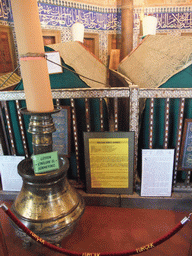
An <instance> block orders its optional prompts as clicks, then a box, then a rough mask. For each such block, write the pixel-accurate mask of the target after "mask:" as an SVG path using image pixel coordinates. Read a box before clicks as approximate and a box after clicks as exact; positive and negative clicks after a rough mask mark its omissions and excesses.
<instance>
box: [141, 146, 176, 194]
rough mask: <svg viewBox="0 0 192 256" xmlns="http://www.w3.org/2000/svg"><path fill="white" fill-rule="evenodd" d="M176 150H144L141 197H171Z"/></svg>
mask: <svg viewBox="0 0 192 256" xmlns="http://www.w3.org/2000/svg"><path fill="white" fill-rule="evenodd" d="M173 163H174V149H143V150H142V179H141V196H171V192H172V180H173Z"/></svg>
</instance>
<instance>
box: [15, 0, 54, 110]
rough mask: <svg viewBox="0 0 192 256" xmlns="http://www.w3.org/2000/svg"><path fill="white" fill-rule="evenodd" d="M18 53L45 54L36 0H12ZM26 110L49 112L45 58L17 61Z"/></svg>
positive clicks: (51, 101) (51, 104) (50, 104)
mask: <svg viewBox="0 0 192 256" xmlns="http://www.w3.org/2000/svg"><path fill="white" fill-rule="evenodd" d="M11 5H12V11H13V19H14V25H15V32H16V39H17V45H18V52H19V55H20V56H23V55H24V56H25V55H26V54H27V53H33V54H34V53H35V54H37V55H38V54H41V53H44V45H43V38H42V32H41V25H40V20H39V11H38V5H37V0H11ZM20 64H21V75H22V78H23V85H24V91H25V96H26V104H27V109H28V110H29V111H31V112H39V113H40V112H50V111H52V110H53V108H54V107H53V100H52V94H51V86H50V80H49V73H48V67H47V61H46V59H45V58H44V57H30V58H29V57H28V58H24V57H21V58H20Z"/></svg>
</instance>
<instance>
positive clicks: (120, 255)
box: [0, 204, 191, 256]
mask: <svg viewBox="0 0 192 256" xmlns="http://www.w3.org/2000/svg"><path fill="white" fill-rule="evenodd" d="M0 207H1V208H2V209H3V210H4V212H5V213H6V214H7V215H8V216H9V217H10V218H11V219H12V221H13V222H14V223H15V224H16V225H17V226H18V227H19V228H21V229H22V230H23V231H24V232H25V233H26V234H27V235H28V236H30V237H31V238H32V239H33V240H35V241H36V242H38V243H40V244H42V245H44V246H45V247H48V248H49V249H51V250H54V251H57V252H60V253H63V254H66V255H68V256H128V255H134V254H139V253H142V252H145V251H148V250H150V249H152V248H154V247H156V246H157V245H160V244H162V243H163V242H165V241H166V240H168V239H169V238H170V237H172V236H173V235H175V234H176V233H177V232H178V231H179V230H181V229H182V228H183V227H184V225H185V224H186V223H187V222H188V221H190V215H191V214H190V215H189V217H185V218H183V219H182V220H181V221H180V222H179V223H178V224H177V225H176V226H175V227H174V228H173V229H172V230H171V231H170V232H168V233H167V234H166V235H164V236H163V237H161V238H159V239H158V240H156V241H155V242H153V243H150V244H147V245H144V246H142V247H139V248H137V249H135V250H130V251H122V252H114V253H111V252H102V253H88V252H85V253H79V252H73V251H70V250H66V249H64V248H59V247H57V246H55V245H53V244H50V243H48V242H46V241H45V240H44V239H42V238H40V237H39V236H37V235H36V234H35V233H33V232H32V231H31V230H29V229H28V228H27V227H26V226H25V225H23V223H22V222H21V221H20V220H18V219H17V218H16V216H15V215H14V214H13V213H12V212H11V211H10V210H9V209H8V208H7V206H5V205H4V204H3V205H1V206H0Z"/></svg>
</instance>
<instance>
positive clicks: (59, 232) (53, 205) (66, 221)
mask: <svg viewBox="0 0 192 256" xmlns="http://www.w3.org/2000/svg"><path fill="white" fill-rule="evenodd" d="M57 111H58V109H55V110H54V113H55V112H57ZM22 113H25V114H30V115H32V116H31V119H30V124H29V130H28V131H29V132H31V133H32V143H33V153H34V154H41V153H46V152H51V151H52V132H53V131H55V127H54V124H53V120H52V117H51V113H45V114H44V113H43V114H33V113H28V112H27V111H26V110H23V111H22ZM59 166H60V168H59V169H57V170H54V171H50V172H47V173H46V174H43V175H38V176H37V175H35V174H34V171H33V163H32V160H31V159H30V158H28V159H25V160H23V161H21V162H20V163H19V165H18V173H19V175H20V176H21V177H22V179H23V186H22V189H21V191H20V193H19V194H18V196H17V198H16V200H15V201H14V203H13V205H12V211H13V213H14V214H15V215H16V216H17V218H18V219H19V220H20V221H21V222H22V223H23V224H24V225H25V226H27V227H28V228H29V229H30V230H32V231H33V232H34V233H36V234H37V235H38V236H40V237H42V238H43V239H45V240H46V241H48V242H50V243H54V244H59V243H60V242H61V240H62V239H63V238H64V237H66V236H68V235H69V234H71V233H72V232H73V231H74V228H75V226H76V224H77V222H78V221H79V219H80V218H81V216H82V214H83V212H84V209H85V205H84V200H83V198H82V197H81V195H80V194H79V193H78V192H77V191H76V190H75V189H74V188H73V187H72V186H71V185H70V184H69V181H68V179H67V171H68V167H69V161H68V159H67V158H66V157H64V156H59ZM15 231H16V233H17V235H18V236H19V237H21V238H22V239H23V241H24V242H25V243H28V242H31V239H30V238H29V237H28V236H26V235H25V234H24V233H23V231H21V230H20V229H18V228H17V227H15Z"/></svg>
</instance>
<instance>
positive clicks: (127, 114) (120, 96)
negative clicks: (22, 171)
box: [0, 85, 192, 192]
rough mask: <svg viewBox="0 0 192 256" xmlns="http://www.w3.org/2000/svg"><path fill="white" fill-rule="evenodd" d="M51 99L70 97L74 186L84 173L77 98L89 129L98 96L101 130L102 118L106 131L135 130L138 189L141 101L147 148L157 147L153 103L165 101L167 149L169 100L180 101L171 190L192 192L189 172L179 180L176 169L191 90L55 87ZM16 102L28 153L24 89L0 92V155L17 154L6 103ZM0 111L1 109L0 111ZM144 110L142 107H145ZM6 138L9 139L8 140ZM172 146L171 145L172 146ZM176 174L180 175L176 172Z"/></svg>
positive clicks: (137, 183) (136, 181) (166, 141)
mask: <svg viewBox="0 0 192 256" xmlns="http://www.w3.org/2000/svg"><path fill="white" fill-rule="evenodd" d="M52 95H53V99H54V100H55V104H58V105H59V104H60V101H62V100H64V99H65V100H69V102H70V106H71V115H72V127H73V137H74V143H75V147H74V150H75V156H76V163H77V175H76V180H77V185H78V184H80V183H81V184H82V183H83V180H82V172H84V166H82V165H81V163H80V161H79V151H80V150H81V151H82V148H80V147H79V144H78V143H79V138H78V134H77V132H76V131H77V130H78V131H79V132H80V133H81V132H83V131H81V127H78V123H77V115H76V110H77V107H76V100H77V99H82V100H83V102H84V106H85V107H84V111H85V120H84V123H85V125H86V131H87V132H90V131H92V129H91V123H90V122H91V119H92V118H93V117H92V116H91V114H90V100H91V99H97V101H98V102H99V112H100V114H99V126H100V131H106V130H105V127H104V125H103V123H104V121H105V120H104V119H105V118H107V119H108V120H107V122H108V124H109V127H108V128H107V131H113V132H116V131H134V133H135V154H134V188H135V189H136V188H138V187H139V186H140V172H141V171H140V170H139V167H138V163H139V161H140V160H139V154H140V151H141V145H140V144H139V141H140V140H142V138H141V134H142V133H141V130H140V129H142V122H143V121H142V118H141V116H142V113H143V108H142V106H143V105H142V104H143V102H144V103H146V102H147V101H148V104H149V115H148V118H149V120H148V123H149V127H147V129H148V131H149V136H148V141H149V143H148V145H147V148H156V145H155V144H154V134H153V132H154V126H155V125H156V124H155V122H159V120H158V119H157V120H155V116H154V109H155V108H154V104H155V102H156V101H157V100H158V99H161V100H164V110H163V112H164V113H165V114H164V118H165V119H164V120H165V122H164V124H163V126H164V136H163V138H164V142H163V148H165V149H166V148H169V147H170V145H169V144H170V143H169V141H170V140H172V139H171V135H170V134H171V131H172V130H173V127H171V124H172V123H171V118H172V117H171V115H170V101H171V100H172V99H178V101H179V102H180V106H179V111H178V122H177V128H176V129H177V131H178V132H177V136H176V143H175V147H174V148H175V161H174V175H173V190H175V191H178V190H179V191H182V192H183V191H184V192H191V191H192V178H191V171H189V170H188V171H187V172H185V171H184V174H185V175H183V176H184V178H182V181H181V180H180V179H179V176H181V175H180V173H181V172H182V170H178V161H179V156H180V148H181V140H182V132H183V122H184V119H185V118H186V117H185V115H186V112H187V108H186V105H185V101H186V99H192V89H139V88H138V87H137V86H136V85H129V87H126V88H124V87H118V88H105V89H92V88H88V89H87V88H86V89H54V90H52ZM10 101H14V102H15V106H16V107H15V108H16V111H17V115H18V122H19V126H20V128H21V129H20V132H21V137H22V142H23V147H24V152H25V156H26V157H28V156H29V152H28V147H27V140H26V132H25V127H24V124H23V121H22V117H21V114H20V111H19V109H20V103H21V101H25V94H24V92H23V91H12V92H0V102H1V124H2V125H1V133H2V136H1V154H4V153H5V152H6V154H12V155H17V150H16V147H15V141H14V140H15V139H14V138H13V130H14V125H13V124H12V120H11V117H10V110H9V106H8V105H9V102H10ZM103 102H104V103H105V104H106V109H107V115H104V114H103V112H104V109H103V106H104V105H103ZM2 110H3V112H2ZM144 111H145V108H144ZM2 113H4V116H3V114H2ZM174 129H175V127H174ZM7 130H8V131H7ZM8 141H9V142H8ZM171 147H173V145H171ZM178 173H179V175H178Z"/></svg>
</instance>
